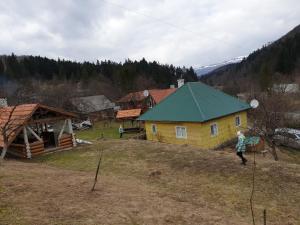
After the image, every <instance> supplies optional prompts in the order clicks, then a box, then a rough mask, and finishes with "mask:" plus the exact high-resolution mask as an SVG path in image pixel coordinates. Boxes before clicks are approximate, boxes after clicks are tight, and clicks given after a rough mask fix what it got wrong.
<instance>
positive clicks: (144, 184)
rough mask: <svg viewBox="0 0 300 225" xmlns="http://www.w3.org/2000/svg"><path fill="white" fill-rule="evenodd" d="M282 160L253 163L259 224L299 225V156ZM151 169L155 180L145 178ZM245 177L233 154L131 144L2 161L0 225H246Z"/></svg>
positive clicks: (98, 145) (248, 175) (247, 189)
mask: <svg viewBox="0 0 300 225" xmlns="http://www.w3.org/2000/svg"><path fill="white" fill-rule="evenodd" d="M101 148H103V149H104V150H105V151H104V156H103V164H102V167H101V168H102V170H101V176H100V179H99V183H98V186H97V190H96V191H95V192H93V193H91V192H90V188H91V186H92V182H93V176H94V170H95V167H96V164H97V158H98V155H99V152H98V151H97V150H99V149H101ZM280 156H281V158H282V161H280V162H274V161H272V160H271V159H270V158H269V157H266V158H264V157H262V156H261V155H259V156H258V157H257V163H258V165H257V179H256V192H255V198H254V202H255V212H256V217H257V223H258V224H262V221H261V215H262V210H263V209H264V208H266V209H267V212H268V222H269V224H273V225H275V224H278V225H279V224H280V225H284V224H289V225H291V224H295V225H296V224H299V218H298V217H297V213H298V212H299V210H300V206H299V200H300V199H299V193H298V190H299V187H300V177H299V168H300V166H299V164H298V163H297V160H298V159H299V158H298V159H297V157H299V155H298V156H296V160H294V157H290V156H287V155H285V154H280ZM247 157H248V159H249V160H250V159H251V157H252V155H248V156H247ZM153 171H160V172H161V175H160V176H157V177H155V176H154V177H151V176H150V177H149V174H150V173H151V172H153ZM251 171H252V167H251V165H247V166H246V167H243V166H241V165H240V164H239V161H238V159H237V158H236V157H235V155H234V154H233V153H232V152H228V151H223V152H216V151H205V150H199V149H197V148H193V147H188V146H177V145H169V144H162V143H152V142H148V141H134V140H124V141H119V140H106V141H100V142H98V143H96V144H95V145H93V146H89V147H81V148H77V149H76V150H74V151H67V152H61V153H55V154H51V155H48V156H43V157H41V158H39V159H36V160H34V161H31V162H28V161H26V162H21V161H15V160H8V161H6V162H5V164H4V165H3V166H1V167H0V187H1V188H0V199H1V201H0V224H1V225H2V224H3V225H4V224H14V225H15V224H22V225H27V224H39V225H42V224H47V225H48V224H57V225H58V224H59V225H63V224H72V225H77V224H78V225H79V224H82V225H90V224H91V225H92V224H225V225H226V224H228V225H229V224H230V225H234V224H239V225H243V224H245V225H246V224H251V216H250V211H249V195H250V190H251V175H252V173H251Z"/></svg>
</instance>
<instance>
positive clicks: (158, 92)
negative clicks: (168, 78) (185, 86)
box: [149, 88, 177, 104]
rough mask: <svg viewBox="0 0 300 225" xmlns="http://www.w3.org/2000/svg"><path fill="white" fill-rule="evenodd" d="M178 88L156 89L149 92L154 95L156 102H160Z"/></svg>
mask: <svg viewBox="0 0 300 225" xmlns="http://www.w3.org/2000/svg"><path fill="white" fill-rule="evenodd" d="M176 90H177V88H169V89H155V90H150V91H149V93H150V95H151V96H152V98H153V100H154V101H155V103H156V104H158V103H159V102H160V101H161V100H163V99H164V98H166V97H168V96H169V95H170V94H172V93H173V92H175V91H176Z"/></svg>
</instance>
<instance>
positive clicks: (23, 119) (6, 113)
mask: <svg viewBox="0 0 300 225" xmlns="http://www.w3.org/2000/svg"><path fill="white" fill-rule="evenodd" d="M38 109H46V110H49V111H52V112H56V113H59V114H61V115H63V116H66V117H75V116H76V115H75V114H73V113H69V112H65V111H63V110H60V109H58V108H53V107H49V106H45V105H41V104H23V105H18V106H9V107H3V108H0V147H3V145H4V141H3V135H2V130H3V129H4V126H6V127H7V128H6V133H7V135H8V144H10V143H11V142H13V140H14V139H15V137H16V136H17V135H18V133H19V132H20V131H21V129H22V127H23V126H24V125H25V124H26V123H27V122H28V121H29V120H30V118H31V117H32V115H33V114H34V113H35V112H36V111H37V110H38ZM6 124H8V125H6Z"/></svg>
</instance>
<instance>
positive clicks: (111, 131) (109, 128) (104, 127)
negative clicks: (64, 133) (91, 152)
mask: <svg viewBox="0 0 300 225" xmlns="http://www.w3.org/2000/svg"><path fill="white" fill-rule="evenodd" d="M120 124H121V123H118V122H111V123H109V122H106V121H100V122H97V123H95V124H94V126H93V128H91V129H88V130H82V131H76V137H77V138H80V139H83V140H88V141H93V140H97V139H99V138H101V137H103V138H113V139H119V138H120V134H119V126H120ZM130 126H131V123H130V122H126V123H125V127H130ZM133 135H135V134H126V133H125V134H124V135H123V138H124V139H126V138H129V137H132V136H133Z"/></svg>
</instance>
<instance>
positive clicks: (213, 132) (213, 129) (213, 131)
mask: <svg viewBox="0 0 300 225" xmlns="http://www.w3.org/2000/svg"><path fill="white" fill-rule="evenodd" d="M210 135H211V136H216V135H218V125H217V124H216V123H213V124H211V125H210Z"/></svg>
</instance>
